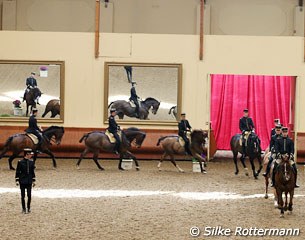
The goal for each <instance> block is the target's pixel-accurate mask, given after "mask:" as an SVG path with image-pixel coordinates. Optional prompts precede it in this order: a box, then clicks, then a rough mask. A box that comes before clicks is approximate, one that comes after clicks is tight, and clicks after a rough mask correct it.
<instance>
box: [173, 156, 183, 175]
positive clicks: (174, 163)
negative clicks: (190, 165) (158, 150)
mask: <svg viewBox="0 0 305 240" xmlns="http://www.w3.org/2000/svg"><path fill="white" fill-rule="evenodd" d="M169 156H170V161H171V163H172V164H173V165H174V166H175V167H176V168H177V169H178V171H179V172H184V170H183V169H182V168H180V167H179V166H178V164H177V163H176V161H175V157H174V154H169Z"/></svg>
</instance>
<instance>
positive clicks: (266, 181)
mask: <svg viewBox="0 0 305 240" xmlns="http://www.w3.org/2000/svg"><path fill="white" fill-rule="evenodd" d="M268 185H269V176H266V177H265V186H266V189H265V199H267V198H268Z"/></svg>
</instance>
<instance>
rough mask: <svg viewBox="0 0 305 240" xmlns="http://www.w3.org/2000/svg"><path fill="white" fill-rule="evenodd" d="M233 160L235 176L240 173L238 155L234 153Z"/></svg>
mask: <svg viewBox="0 0 305 240" xmlns="http://www.w3.org/2000/svg"><path fill="white" fill-rule="evenodd" d="M233 160H234V164H235V175H237V174H238V173H239V170H238V166H237V153H235V152H233Z"/></svg>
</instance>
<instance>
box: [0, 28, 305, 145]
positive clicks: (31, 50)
mask: <svg viewBox="0 0 305 240" xmlns="http://www.w3.org/2000/svg"><path fill="white" fill-rule="evenodd" d="M0 39H1V44H0V58H1V59H15V60H16V59H18V60H64V61H65V73H66V75H65V106H64V109H65V120H64V124H63V125H64V126H65V127H76V128H104V127H106V125H105V124H104V123H103V109H104V96H103V93H104V91H103V86H104V82H103V76H104V69H103V68H104V62H105V61H120V62H151V63H182V64H183V81H182V82H183V83H182V110H183V111H186V112H187V113H188V118H189V120H190V121H191V123H192V125H193V127H194V128H202V129H207V127H208V125H207V123H208V121H209V106H210V105H209V104H210V103H209V92H210V82H209V78H208V75H209V74H211V73H228V74H229V73H231V74H265V75H292V76H298V79H297V94H296V124H295V130H296V132H297V133H303V132H305V121H303V120H302V119H304V117H305V111H304V105H302V103H303V102H304V100H305V94H304V93H305V63H304V58H303V56H304V40H303V38H302V37H257V36H256V37H255V36H220V35H218V36H213V35H208V36H205V39H204V60H203V61H199V52H198V49H199V37H198V36H196V35H158V34H153V35H152V34H114V33H104V34H101V38H100V57H99V58H98V59H95V58H94V34H93V33H71V32H70V33H66V32H14V31H1V32H0ZM0 124H1V126H22V125H24V123H19V124H18V123H7V122H1V123H0ZM144 128H147V129H170V130H174V129H176V128H175V127H174V126H173V127H168V126H163V127H162V126H161V127H160V126H151V125H149V126H144ZM300 141H301V140H300ZM300 146H301V145H300ZM304 149H305V148H304Z"/></svg>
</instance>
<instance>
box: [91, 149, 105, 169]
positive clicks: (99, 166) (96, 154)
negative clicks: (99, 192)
mask: <svg viewBox="0 0 305 240" xmlns="http://www.w3.org/2000/svg"><path fill="white" fill-rule="evenodd" d="M93 161H94V162H95V164H96V166H97V167H98V168H99V169H100V170H101V171H103V170H105V169H104V168H103V167H102V166H101V165H100V164H99V163H98V152H95V153H94V154H93Z"/></svg>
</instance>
